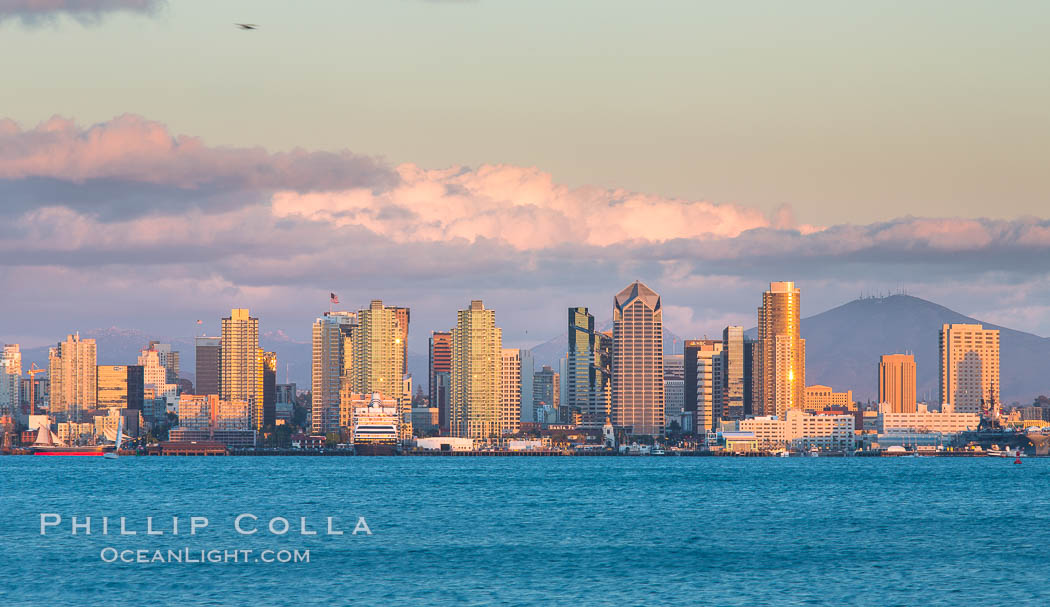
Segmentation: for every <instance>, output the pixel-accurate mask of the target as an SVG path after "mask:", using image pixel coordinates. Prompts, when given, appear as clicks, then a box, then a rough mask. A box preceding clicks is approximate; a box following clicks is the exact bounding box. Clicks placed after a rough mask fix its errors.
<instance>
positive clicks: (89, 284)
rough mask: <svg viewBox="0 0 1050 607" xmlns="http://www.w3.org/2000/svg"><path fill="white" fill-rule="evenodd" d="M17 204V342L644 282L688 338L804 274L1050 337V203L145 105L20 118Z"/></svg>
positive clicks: (427, 324)
mask: <svg viewBox="0 0 1050 607" xmlns="http://www.w3.org/2000/svg"><path fill="white" fill-rule="evenodd" d="M0 201H3V204H2V206H0V280H2V281H4V283H5V284H11V285H18V287H17V288H15V289H11V290H10V292H11V293H12V295H11V297H10V298H9V300H8V303H9V304H10V306H11V307H12V313H11V314H8V315H6V316H7V317H8V319H7V320H0V331H3V332H4V333H7V334H12V335H24V334H25V333H24V329H23V328H21V327H20V326H19V325H18V323H17V322H16V321H17V319H18V318H19V317H20V312H22V311H25V312H27V313H36V312H39V311H41V310H54V311H55V312H56V313H58V312H60V311H61V310H62V309H66V310H68V308H69V301H68V300H63V299H62V298H59V299H58V300H56V299H55V294H56V293H58V294H62V297H67V296H68V297H70V298H75V299H76V306H75V309H74V310H73V312H72V313H69V312H68V311H67V312H65V313H64V317H65V318H69V319H70V322H71V323H73V322H83V323H86V324H85V325H83V326H110V325H113V324H119V325H125V326H135V327H137V328H153V327H149V326H143V325H145V324H147V323H164V322H172V323H174V322H183V320H182V317H183V316H185V317H188V318H201V317H205V318H211V317H218V316H219V315H220V314H221V313H222V312H223V310H224V309H225V308H228V307H231V306H235V305H237V306H250V307H253V308H262V309H263V310H264V312H265V314H268V315H269V316H268V318H269V319H270V323H271V324H270V325H269V327H270V328H271V329H275V328H282V329H285V330H287V331H288V332H289V333H290V334H295V332H300V333H305V331H306V330H307V327H308V326H309V322H310V319H311V318H312V316H313V315H315V314H316V313H318V312H319V311H320V310H321V309H326V308H327V301H326V298H327V293H328V292H329V291H336V292H340V293H341V298H342V299H343V300H344V301H349V302H352V305H356V304H363V303H365V302H367V301H368V299H370V298H372V297H383V298H385V299H387V300H388V301H394V302H395V303H400V304H402V305H410V306H412V307H413V323H414V327H415V329H414V330H415V331H417V332H416V336H417V337H416V339H417V340H422V339H423V338H422V337H419V336H421V335H425V334H426V332H427V331H429V330H432V329H440V328H447V327H448V326H450V325H451V324H452V323H453V322H454V315H455V310H456V309H458V308H461V307H463V306H464V305H465V304H466V303H467V302H468V301H469V300H470V299H471V298H476V297H483V298H485V299H486V300H487V303H490V305H492V306H493V307H496V309H497V310H499V311H500V313H501V316H500V318H501V324H503V326H504V327H505V334H506V335H507V336H508V341H514V340H515V339H517V340H521V341H524V340H539V341H542V340H543V339H546V338H547V337H549V336H551V335H555V334H558V333H560V332H561V326H560V325H561V323H562V321H563V320H564V306H567V305H590V306H592V307H594V308H595V309H596V313H597V314H598V315H599V316H606V315H607V314H606V313H605V312H604V311H603V310H604V309H605V308H606V307H608V306H609V305H610V302H611V297H612V295H613V294H614V293H615V292H616V291H617V290H618V289H619V288H621V287H622V286H623V285H624V284H626V283H627V282H629V281H630V280H633V279H636V278H639V279H642V280H645V281H646V282H648V283H649V284H650V285H651V286H653V287H654V288H656V289H657V290H658V291H660V292H661V294H662V295H663V296H664V300H665V304H666V305H667V306H668V309H673V310H674V311H675V313H674V314H673V319H674V322H676V323H678V324H679V325H680V326H677V327H671V328H672V329H673V330H676V331H678V332H679V333H680V334H683V335H693V334H700V333H703V332H708V333H710V334H714V333H715V332H716V331H718V330H720V328H721V326H723V325H724V324H726V323H727V322H729V321H732V320H734V319H735V321H736V322H738V323H740V324H747V325H749V326H750V325H751V324H753V322H754V318H753V317H754V309H755V307H756V306H757V300H758V297H759V293H760V292H761V290H762V288H763V287H764V285H765V283H767V282H768V281H770V280H792V279H793V280H796V281H797V282H799V283H800V284H801V285H802V286H803V289H804V294H805V299H804V302H805V305H806V308H805V309H804V314H807V315H808V314H811V313H816V312H819V311H821V310H822V309H825V308H827V307H831V306H833V305H837V304H838V303H842V302H843V301H845V300H848V299H850V298H852V297H855V296H856V295H858V294H860V293H861V292H871V291H875V290H880V289H883V290H889V289H892V288H895V287H899V286H904V287H907V288H910V290H911V292H912V293H913V294H917V295H920V296H922V295H925V296H927V297H928V298H931V299H935V300H937V301H939V302H940V303H943V304H945V305H948V306H950V307H956V308H957V309H959V310H960V311H962V312H964V313H968V314H971V315H975V316H980V315H982V314H983V315H985V316H986V317H988V318H989V319H994V320H998V321H1000V322H1004V321H1007V320H1010V319H1017V320H1018V321H1019V322H1022V323H1026V324H1023V325H1021V326H1019V327H1018V328H1021V329H1027V330H1031V331H1035V332H1041V333H1044V334H1045V333H1047V332H1050V322H1048V321H1047V320H1046V314H1045V306H1044V304H1043V303H1042V302H1044V301H1046V299H1047V296H1048V294H1050V276H1048V274H1050V266H1048V265H1047V264H1046V260H1047V259H1050V220H1047V219H1044V218H1035V217H1023V218H1017V219H1013V220H989V219H972V218H925V217H901V218H894V219H888V220H886V221H884V222H880V223H873V224H867V225H850V224H846V225H832V226H809V225H797V224H795V223H794V221H793V220H792V218H791V213H790V209H788V208H783V209H780V210H778V211H776V212H774V213H769V214H767V213H763V212H761V211H759V210H756V209H753V208H748V207H745V206H741V205H732V204H718V203H714V202H710V201H696V200H680V199H674V198H666V197H661V196H657V195H652V194H644V193H638V192H629V191H624V190H620V189H615V188H606V187H598V186H588V187H582V188H570V187H567V186H565V185H563V184H560V183H558V182H557V180H556V179H555V177H553V176H552V175H550V174H548V173H545V172H543V171H542V170H539V169H537V168H531V167H518V166H508V165H484V166H479V167H476V168H468V167H452V168H447V169H441V170H434V169H425V168H422V167H419V166H416V165H413V164H402V165H399V166H391V165H389V164H387V163H385V162H384V161H383V160H382V159H378V158H373V157H369V156H365V155H360V154H355V153H351V152H348V151H342V152H315V151H305V150H296V151H292V152H284V153H271V152H268V151H266V150H262V149H258V148H227V147H212V146H208V145H207V144H206V143H205V142H203V141H201V140H200V139H198V138H194V137H187V136H181V135H175V134H172V133H171V132H169V130H168V129H167V128H166V127H165V126H164V125H162V124H160V123H156V122H151V121H148V120H145V119H143V118H141V117H137V116H130V115H129V116H121V117H118V118H115V119H113V120H111V121H109V122H105V123H101V124H96V125H91V126H80V125H77V124H75V123H74V122H72V121H69V120H64V119H58V118H56V119H52V120H50V121H47V122H45V123H42V124H40V125H36V126H34V127H28V128H23V127H21V126H19V125H18V124H16V123H14V122H12V121H0ZM62 306H65V308H63V307H62ZM262 313H263V312H261V314H262ZM1004 315H1005V316H1004ZM125 318H127V320H125ZM671 320H672V319H671V318H670V317H669V322H670V321H671ZM4 323H7V324H4ZM136 323H137V324H136ZM70 328H71V329H74V328H76V327H75V326H72V327H70ZM530 329H531V330H532V334H530V336H528V337H526V334H525V331H527V330H530ZM0 341H2V340H0ZM417 343H422V341H417Z"/></svg>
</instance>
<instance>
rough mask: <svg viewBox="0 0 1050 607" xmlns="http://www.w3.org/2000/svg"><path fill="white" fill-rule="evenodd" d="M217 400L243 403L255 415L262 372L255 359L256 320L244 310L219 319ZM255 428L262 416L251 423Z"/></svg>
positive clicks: (235, 311)
mask: <svg viewBox="0 0 1050 607" xmlns="http://www.w3.org/2000/svg"><path fill="white" fill-rule="evenodd" d="M220 348H221V350H220V355H221V357H222V359H221V363H220V365H219V368H220V372H221V373H220V385H219V398H220V399H221V400H226V401H246V402H247V403H248V404H249V409H250V410H251V411H252V412H255V411H256V406H257V405H261V403H259V400H260V393H261V391H262V369H261V368H260V362H261V361H260V356H259V319H258V318H254V317H252V316H251V315H250V314H249V311H248V308H234V309H232V310H230V315H229V316H228V317H226V318H223V319H222V337H221V341H220ZM252 421H253V424H254V427H255V428H261V427H262V422H263V420H262V416H259V417H258V418H257V419H254V420H252Z"/></svg>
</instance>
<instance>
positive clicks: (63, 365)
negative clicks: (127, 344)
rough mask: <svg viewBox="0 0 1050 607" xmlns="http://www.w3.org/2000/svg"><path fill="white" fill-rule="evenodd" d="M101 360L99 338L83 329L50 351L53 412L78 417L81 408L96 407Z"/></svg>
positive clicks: (56, 414) (65, 416) (82, 409)
mask: <svg viewBox="0 0 1050 607" xmlns="http://www.w3.org/2000/svg"><path fill="white" fill-rule="evenodd" d="M97 360H98V350H97V347H96V345H95V340H94V339H81V338H80V334H79V333H75V334H72V335H69V336H67V337H66V340H65V341H63V342H60V343H59V344H58V345H57V346H55V347H53V348H51V349H50V350H49V351H48V373H47V374H48V377H49V379H50V381H51V386H50V397H51V408H50V410H49V412H50V413H51V415H54V416H58V417H62V418H66V419H71V420H73V421H77V420H79V417H80V412H81V411H86V410H90V409H95V408H96V402H97V400H96V399H97V386H98V381H97V373H98V367H97V365H98V362H97Z"/></svg>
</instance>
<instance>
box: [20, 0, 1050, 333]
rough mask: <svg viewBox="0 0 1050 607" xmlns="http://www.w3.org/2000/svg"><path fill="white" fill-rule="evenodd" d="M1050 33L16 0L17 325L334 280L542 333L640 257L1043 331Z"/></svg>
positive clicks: (714, 292) (707, 10) (807, 293)
mask: <svg viewBox="0 0 1050 607" xmlns="http://www.w3.org/2000/svg"><path fill="white" fill-rule="evenodd" d="M734 4H739V5H740V6H736V5H734ZM235 22H249V23H256V24H259V26H260V27H259V29H257V30H254V31H241V30H238V29H236V28H235V27H234V25H233V24H234V23H235ZM1047 56H1050V5H1048V4H1047V3H1044V2H1025V1H1017V2H1011V3H1006V4H995V3H987V2H966V1H953V2H934V1H918V2H911V3H898V2H868V3H842V2H823V1H812V2H771V1H765V2H749V3H714V2H700V1H697V0H691V1H688V2H669V1H667V2H665V1H653V2H645V3H642V2H620V1H613V0H601V1H594V2H591V1H584V0H579V1H575V2H545V1H539V0H537V1H532V2H510V1H507V2H502V1H495V0H475V1H466V0H465V1H454V0H446V1H441V0H431V1H426V0H389V1H383V2H379V1H367V2H366V1H360V2H324V1H320V0H318V1H315V2H310V3H308V4H302V3H288V2H268V1H261V0H253V1H250V2H248V1H244V2H235V1H229V2H222V3H214V2H196V1H170V2H160V1H156V0H0V74H3V84H2V85H0V284H4V285H5V286H6V288H5V289H4V309H5V314H3V315H0V341H2V342H22V343H24V344H26V345H27V346H32V345H41V344H43V343H49V342H54V341H57V340H58V339H59V338H61V337H62V336H63V335H64V334H65V333H66V332H69V331H74V330H78V329H79V330H87V329H89V328H94V327H108V326H120V327H124V328H136V329H142V330H146V331H149V332H153V333H157V334H161V335H168V336H176V335H186V334H191V333H192V332H193V331H195V329H196V327H195V326H194V323H195V320H196V319H198V318H200V319H204V320H205V322H206V326H208V325H210V326H211V328H212V330H214V329H215V328H217V326H218V319H219V318H220V317H221V316H223V315H225V314H226V312H227V311H228V309H229V308H231V307H249V308H251V309H252V311H253V313H254V314H257V315H259V316H260V318H261V319H262V321H261V322H262V327H263V330H264V331H266V330H273V331H276V330H282V331H284V332H285V333H287V334H289V335H291V336H293V337H294V338H298V339H305V338H306V337H307V335H308V332H309V325H310V322H311V320H312V318H313V317H315V316H316V315H318V314H319V313H321V312H322V311H324V310H327V306H328V302H327V300H328V293H329V292H336V293H337V294H339V296H340V298H341V300H342V303H343V307H348V308H355V307H357V306H364V305H366V304H367V302H368V301H369V300H370V299H373V298H379V299H383V300H384V301H386V302H388V303H390V304H392V305H408V306H410V307H412V309H413V320H412V336H411V337H410V349H412V350H414V351H423V350H424V349H425V336H426V335H427V334H428V332H429V331H431V330H437V329H447V328H448V327H450V326H451V325H452V324H454V322H455V311H456V310H457V309H461V308H464V307H465V306H467V305H468V304H469V301H470V300H471V299H479V298H480V299H483V300H484V301H485V302H486V304H487V305H488V306H490V307H492V308H494V309H496V311H497V319H498V322H499V323H500V325H501V326H502V327H503V329H504V340H505V342H506V343H507V344H508V345H511V346H519V345H520V346H529V345H532V344H535V343H538V342H542V341H545V340H546V339H548V338H550V337H553V336H555V335H558V334H559V333H561V331H562V330H563V325H564V322H565V308H566V307H568V306H576V305H584V306H589V307H591V308H592V309H593V310H594V312H595V315H596V316H597V317H598V318H599V319H605V318H608V317H610V316H611V307H612V297H613V295H614V294H615V293H616V292H617V291H618V290H620V289H621V288H623V287H624V286H625V285H626V284H628V283H629V282H630V281H632V280H635V279H641V280H643V281H644V282H646V283H647V284H649V286H651V287H653V288H654V289H656V290H657V291H658V292H659V293H661V295H662V296H663V302H664V306H665V314H666V316H665V322H666V323H667V325H668V327H669V328H670V329H671V330H673V331H675V332H676V333H678V334H679V335H682V336H685V337H699V336H702V335H704V334H708V335H715V334H718V333H719V332H720V331H721V328H722V327H723V326H725V325H727V324H742V325H745V326H753V325H754V323H755V309H756V307H757V306H758V303H759V300H760V293H761V291H762V290H763V289H764V288H765V286H766V284H767V283H768V282H769V281H771V280H795V281H796V282H797V283H799V285H800V287H801V288H802V293H803V296H802V302H803V315H804V316H808V315H811V314H815V313H818V312H821V311H823V310H825V309H828V308H830V307H833V306H835V305H838V304H841V303H844V302H845V301H848V300H849V299H852V298H855V297H857V296H859V295H862V294H873V293H876V294H877V293H889V292H893V291H897V290H906V291H907V292H909V293H911V294H913V295H917V296H920V297H924V298H926V299H930V300H933V301H936V302H938V303H941V304H943V305H946V306H948V307H950V308H953V309H956V310H957V311H959V312H962V313H965V314H967V315H970V316H973V317H977V318H981V319H983V320H987V321H989V322H995V323H998V324H1002V325H1005V326H1010V327H1013V328H1017V329H1020V330H1025V331H1030V332H1034V333H1037V334H1040V335H1050V314H1048V312H1050V304H1048V303H1047V302H1050V275H1048V274H1050V263H1047V262H1048V261H1050V213H1048V211H1047V209H1048V208H1050V204H1048V203H1050V195H1048V193H1050V167H1048V164H1050V163H1048V159H1050V113H1048V112H1047V111H1046V108H1047V107H1050V79H1048V78H1046V77H1045V58H1046V57H1047Z"/></svg>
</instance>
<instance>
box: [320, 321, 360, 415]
mask: <svg viewBox="0 0 1050 607" xmlns="http://www.w3.org/2000/svg"><path fill="white" fill-rule="evenodd" d="M356 327H357V315H356V314H353V313H352V312H333V313H331V314H326V315H324V316H321V317H320V318H318V319H317V320H315V321H314V324H313V327H312V329H311V336H312V340H311V341H312V352H313V354H312V361H311V363H310V375H311V378H310V395H311V396H310V397H311V402H310V430H311V432H313V433H314V434H327V433H329V432H335V431H338V430H339V426H340V424H339V405H340V391H341V389H342V382H343V378H344V376H345V375H346V371H347V366H348V365H347V354H348V353H352V352H353V341H352V340H353V335H354V330H355V329H356Z"/></svg>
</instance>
